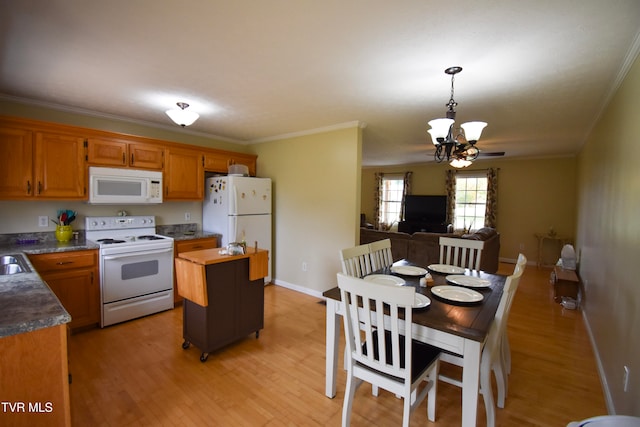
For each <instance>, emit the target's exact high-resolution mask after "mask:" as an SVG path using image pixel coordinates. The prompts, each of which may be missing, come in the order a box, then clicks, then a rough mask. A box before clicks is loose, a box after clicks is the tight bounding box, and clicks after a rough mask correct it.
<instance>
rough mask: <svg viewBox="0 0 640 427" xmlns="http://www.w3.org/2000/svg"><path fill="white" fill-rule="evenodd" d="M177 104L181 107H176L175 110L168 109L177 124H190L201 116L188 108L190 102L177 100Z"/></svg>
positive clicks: (169, 114) (168, 113) (183, 125)
mask: <svg viewBox="0 0 640 427" xmlns="http://www.w3.org/2000/svg"><path fill="white" fill-rule="evenodd" d="M176 105H177V106H178V107H180V109H178V108H174V109H173V110H167V111H166V113H167V116H169V117H171V120H173V121H174V122H175V123H176V124H177V125H180V126H182V127H185V126H189V125H190V124H192V123H193V122H195V121H196V120H198V117H200V116H199V115H198V113H194V112H193V111H187V110H186V108H187V107H189V104H187V103H186V102H177V103H176Z"/></svg>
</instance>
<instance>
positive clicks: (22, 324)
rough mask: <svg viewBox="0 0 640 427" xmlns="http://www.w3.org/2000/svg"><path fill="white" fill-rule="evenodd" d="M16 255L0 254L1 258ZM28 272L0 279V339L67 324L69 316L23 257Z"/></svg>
mask: <svg viewBox="0 0 640 427" xmlns="http://www.w3.org/2000/svg"><path fill="white" fill-rule="evenodd" d="M9 254H19V252H17V251H4V250H1V251H0V255H9ZM22 258H24V261H25V263H26V264H28V267H29V268H30V269H31V272H24V273H18V274H12V275H4V276H0V338H2V337H6V336H9V335H17V334H21V333H24V332H31V331H35V330H36V329H42V328H48V327H51V326H56V325H60V324H63V323H68V322H70V321H71V316H70V315H69V313H67V310H65V309H64V307H63V306H62V304H61V303H60V301H59V300H58V298H57V297H56V295H55V294H54V293H53V292H52V291H51V289H49V286H47V284H46V283H45V282H43V281H42V279H41V278H40V276H39V275H38V273H36V271H35V269H34V268H33V265H32V264H31V263H30V262H29V260H28V258H27V257H26V256H23V257H22Z"/></svg>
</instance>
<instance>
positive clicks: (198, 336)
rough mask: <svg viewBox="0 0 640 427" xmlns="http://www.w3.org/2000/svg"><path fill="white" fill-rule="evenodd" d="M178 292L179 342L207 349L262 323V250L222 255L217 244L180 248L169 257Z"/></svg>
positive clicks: (255, 329)
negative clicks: (180, 313)
mask: <svg viewBox="0 0 640 427" xmlns="http://www.w3.org/2000/svg"><path fill="white" fill-rule="evenodd" d="M175 262H176V268H175V271H176V277H177V282H178V293H179V294H180V295H181V296H182V297H183V298H184V305H183V320H184V324H183V338H184V342H183V344H182V347H183V348H184V349H188V348H189V347H190V345H191V344H194V345H195V346H196V347H198V348H199V349H201V350H202V354H201V355H200V361H201V362H205V361H206V360H207V359H208V357H209V353H211V352H213V351H215V350H218V349H220V348H222V347H224V346H225V345H228V344H230V343H232V342H234V341H237V340H239V339H241V338H243V337H246V336H247V335H249V334H251V333H255V334H256V338H257V337H258V336H259V333H260V330H261V329H262V328H263V326H264V278H265V277H266V276H267V274H268V251H266V250H264V249H256V248H247V251H246V253H245V254H242V255H227V254H226V252H225V251H224V250H223V249H222V248H214V249H203V250H198V251H191V252H183V253H181V254H180V255H179V256H178V258H176V260H175Z"/></svg>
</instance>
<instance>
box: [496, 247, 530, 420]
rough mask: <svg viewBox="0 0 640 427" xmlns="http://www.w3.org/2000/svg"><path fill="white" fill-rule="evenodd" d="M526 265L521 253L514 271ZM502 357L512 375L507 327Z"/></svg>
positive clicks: (507, 370)
mask: <svg viewBox="0 0 640 427" xmlns="http://www.w3.org/2000/svg"><path fill="white" fill-rule="evenodd" d="M526 265H527V257H526V256H524V255H523V254H519V255H518V260H517V261H516V267H515V269H514V271H513V273H514V274H516V273H517V272H518V271H520V270H522V272H523V273H524V269H525V267H526ZM512 302H513V301H512ZM509 310H511V307H509ZM502 358H503V360H504V366H505V369H506V374H507V375H510V374H511V346H510V345H509V334H508V332H507V329H506V328H505V332H504V336H503V340H502ZM505 393H506V390H505ZM505 397H506V396H505ZM500 404H501V402H500V398H499V397H498V407H499V408H503V407H504V401H502V406H500Z"/></svg>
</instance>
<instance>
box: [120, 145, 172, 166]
mask: <svg viewBox="0 0 640 427" xmlns="http://www.w3.org/2000/svg"><path fill="white" fill-rule="evenodd" d="M129 166H132V167H136V168H145V169H157V170H162V168H163V167H164V148H163V147H158V146H156V145H151V144H138V143H130V144H129Z"/></svg>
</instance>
